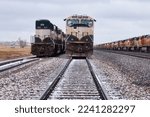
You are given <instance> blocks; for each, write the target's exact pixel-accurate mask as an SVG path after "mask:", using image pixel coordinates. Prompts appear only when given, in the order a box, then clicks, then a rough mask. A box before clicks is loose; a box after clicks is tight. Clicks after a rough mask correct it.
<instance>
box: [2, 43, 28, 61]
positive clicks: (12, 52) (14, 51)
mask: <svg viewBox="0 0 150 117" xmlns="http://www.w3.org/2000/svg"><path fill="white" fill-rule="evenodd" d="M30 52H31V47H30V46H27V47H25V48H20V47H10V46H3V45H0V61H1V60H7V59H13V58H18V57H24V56H29V55H31V53H30Z"/></svg>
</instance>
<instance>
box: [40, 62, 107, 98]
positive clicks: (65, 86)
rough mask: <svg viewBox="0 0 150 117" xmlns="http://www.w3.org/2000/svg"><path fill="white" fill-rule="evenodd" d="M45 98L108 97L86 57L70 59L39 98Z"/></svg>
mask: <svg viewBox="0 0 150 117" xmlns="http://www.w3.org/2000/svg"><path fill="white" fill-rule="evenodd" d="M81 64H82V65H81ZM81 66H82V68H80V67H81ZM79 76H80V77H79ZM47 99H97V100H99V99H100V100H107V99H109V97H108V96H107V95H106V92H105V91H104V90H103V87H101V85H100V81H99V80H98V78H97V77H96V75H95V73H94V71H93V69H92V66H91V64H90V62H89V60H88V59H86V60H83V59H82V60H80V59H78V60H72V59H70V60H69V61H68V62H67V64H66V66H65V67H64V69H63V70H62V71H61V72H60V74H59V75H58V76H57V77H56V78H55V80H54V81H53V83H52V84H51V85H50V86H49V87H48V88H47V89H46V91H45V92H44V93H43V95H42V96H41V97H40V100H47Z"/></svg>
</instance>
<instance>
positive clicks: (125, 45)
mask: <svg viewBox="0 0 150 117" xmlns="http://www.w3.org/2000/svg"><path fill="white" fill-rule="evenodd" d="M97 48H98V49H108V50H109V49H111V50H126V51H144V52H150V35H142V36H138V37H133V38H129V39H125V40H120V41H115V42H111V43H104V44H100V45H97Z"/></svg>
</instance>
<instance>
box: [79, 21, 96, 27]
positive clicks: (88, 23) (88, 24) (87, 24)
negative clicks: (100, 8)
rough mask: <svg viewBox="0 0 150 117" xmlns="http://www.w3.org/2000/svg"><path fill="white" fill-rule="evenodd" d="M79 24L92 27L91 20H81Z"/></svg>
mask: <svg viewBox="0 0 150 117" xmlns="http://www.w3.org/2000/svg"><path fill="white" fill-rule="evenodd" d="M81 24H83V25H86V26H88V27H91V26H93V21H92V20H87V19H82V20H81Z"/></svg>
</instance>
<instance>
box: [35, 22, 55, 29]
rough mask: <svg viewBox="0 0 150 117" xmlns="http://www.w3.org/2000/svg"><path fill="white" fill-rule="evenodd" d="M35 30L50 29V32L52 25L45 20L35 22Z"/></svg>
mask: <svg viewBox="0 0 150 117" xmlns="http://www.w3.org/2000/svg"><path fill="white" fill-rule="evenodd" d="M36 29H51V30H53V24H52V23H50V21H47V20H41V21H36Z"/></svg>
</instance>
